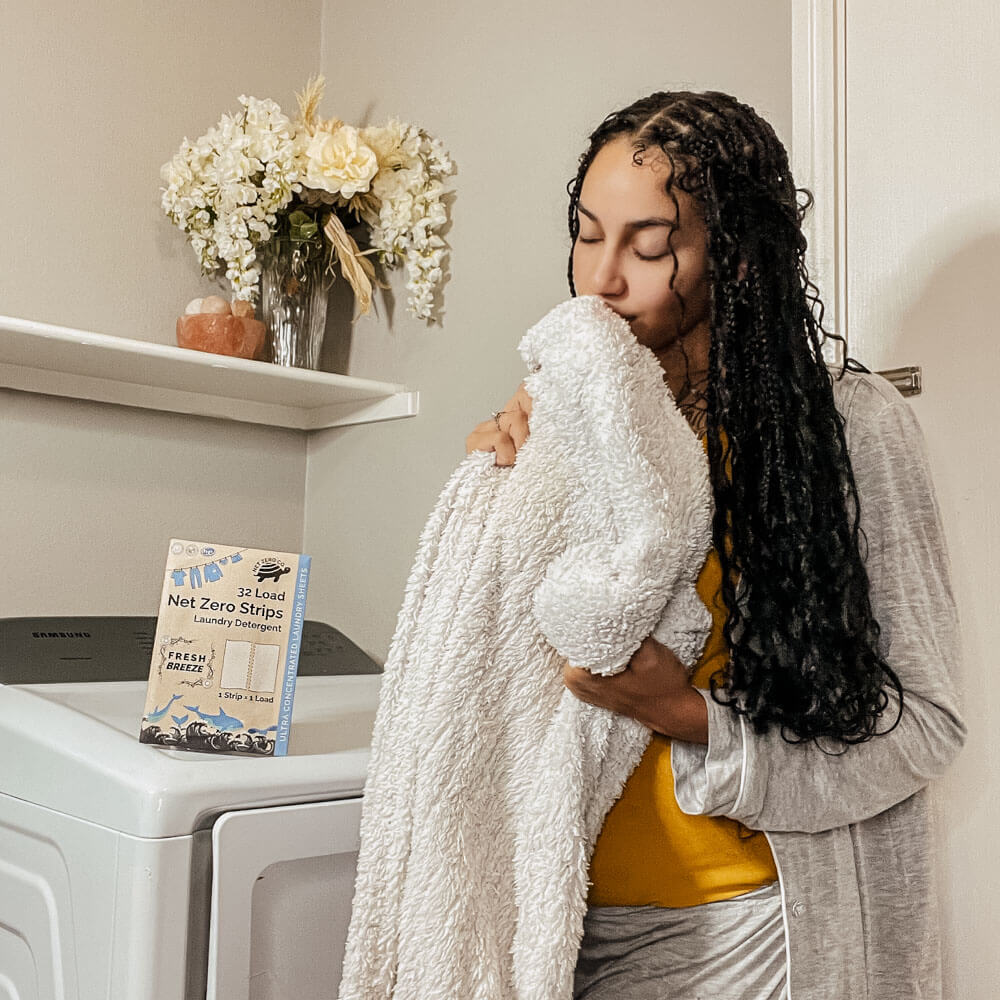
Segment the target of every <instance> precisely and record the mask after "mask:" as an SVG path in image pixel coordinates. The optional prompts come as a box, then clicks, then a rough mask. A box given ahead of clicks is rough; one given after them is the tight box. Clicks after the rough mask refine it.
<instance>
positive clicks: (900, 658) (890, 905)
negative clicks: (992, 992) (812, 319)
mask: <svg viewBox="0 0 1000 1000" xmlns="http://www.w3.org/2000/svg"><path fill="white" fill-rule="evenodd" d="M834 398H835V401H836V405H837V408H838V410H839V411H840V412H841V413H842V414H843V415H844V417H845V419H846V433H847V445H848V449H849V451H850V455H851V462H852V465H853V468H854V477H855V481H856V483H857V489H858V497H859V500H860V504H861V526H862V528H863V530H864V533H865V535H866V536H867V539H868V545H869V551H868V557H867V568H868V574H869V578H870V581H871V597H872V605H873V609H874V612H875V615H876V617H877V619H878V621H879V623H880V625H881V627H882V633H881V649H882V652H883V655H884V656H885V658H886V660H887V662H888V663H889V664H890V665H891V666H892V668H893V669H894V670H895V671H896V673H897V674H898V675H899V679H900V681H901V682H902V685H903V689H904V699H903V702H904V709H903V716H902V719H901V720H900V723H899V725H898V726H897V727H896V728H895V729H894V730H893V731H892V732H891V733H889V734H888V735H885V736H879V737H876V738H875V739H873V740H871V741H869V742H867V743H863V744H861V745H859V746H853V747H849V748H848V749H847V750H846V751H844V752H842V753H838V754H829V753H824V752H823V751H822V750H820V749H819V748H817V747H816V746H815V745H814V744H811V743H809V744H800V745H792V744H789V743H786V742H785V741H784V740H782V738H781V736H780V734H778V733H777V732H770V733H767V734H765V735H758V734H756V733H755V732H754V731H753V728H752V727H751V726H749V725H748V724H746V723H745V722H744V721H743V720H742V719H741V718H740V717H739V716H737V715H736V714H735V713H733V712H732V711H730V710H729V709H728V708H726V707H724V706H721V705H719V704H717V703H716V702H715V701H713V700H712V698H711V696H710V695H708V693H707V692H703V694H705V698H706V702H707V703H708V713H709V742H708V746H707V747H704V746H699V745H694V744H690V743H681V742H675V743H674V747H673V753H672V760H673V769H674V786H675V790H676V794H677V801H678V803H679V804H680V807H681V808H682V809H683V810H684V811H685V812H688V813H693V814H707V815H711V816H729V817H730V818H732V819H736V820H739V821H740V822H741V823H743V824H745V825H746V826H747V827H750V828H752V829H757V830H764V831H766V833H767V837H768V840H769V841H770V844H771V848H772V851H773V852H774V857H775V860H776V862H777V866H778V871H779V875H780V879H781V889H782V903H783V912H784V920H785V940H786V953H787V958H788V968H789V987H790V988H789V1000H915V998H936V1000H940V997H941V962H940V948H939V943H938V928H937V905H936V899H935V892H934V885H935V871H934V860H935V859H934V852H933V841H932V837H931V832H930V821H931V817H930V813H929V809H928V802H927V797H926V790H925V789H926V785H927V783H928V782H929V781H930V780H931V779H932V778H935V777H937V776H938V775H939V774H941V773H942V771H944V770H945V768H946V767H947V766H948V764H949V763H950V762H951V761H952V760H953V759H954V757H955V756H956V754H957V753H958V751H959V749H960V748H961V746H962V744H963V742H964V739H965V727H964V725H963V723H962V720H961V717H960V714H959V705H958V699H957V696H956V691H955V682H954V673H955V671H956V668H957V666H958V663H959V657H960V639H959V628H958V618H957V613H956V608H955V600H954V597H953V594H952V589H951V583H950V568H949V562H948V555H947V551H946V549H945V543H944V536H943V532H942V528H941V519H940V514H939V511H938V507H937V501H936V500H935V497H934V490H933V486H932V484H931V479H930V473H929V470H928V465H927V458H926V452H925V448H924V442H923V436H922V434H921V431H920V428H919V426H918V424H917V422H916V418H915V417H914V416H913V412H912V410H911V409H910V407H909V405H908V404H907V403H906V401H905V400H904V399H903V397H902V396H900V395H899V393H898V392H897V391H896V390H895V389H894V388H893V387H892V386H891V385H890V384H889V383H888V382H887V381H885V379H883V378H880V377H879V376H877V375H867V374H860V375H859V374H853V373H851V372H847V373H845V375H844V377H843V379H842V380H840V381H838V382H835V383H834ZM895 714H896V713H895V712H894V711H892V709H891V707H890V710H889V711H887V713H886V716H887V717H888V719H889V720H890V721H891V720H892V719H894V718H895Z"/></svg>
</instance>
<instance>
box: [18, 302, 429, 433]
mask: <svg viewBox="0 0 1000 1000" xmlns="http://www.w3.org/2000/svg"><path fill="white" fill-rule="evenodd" d="M0 385H3V386H7V387H8V388H11V389H21V390H23V391H25V392H40V393H44V394H45V395H49V396H70V397H72V398H74V399H90V400H95V401H97V402H101V403H117V404H118V405H120V406H139V407H142V408H144V409H147V410H168V411H170V412H172V413H189V414H195V415H198V416H203V417H214V418H217V419H220V420H241V421H244V422H246V423H251V424H268V425H270V426H272V427H293V428H296V429H298V430H305V431H310V430H318V429H319V428H322V427H342V426H344V425H346V424H362V423H371V422H373V421H376V420H394V419H396V418H398V417H412V416H414V415H415V414H416V413H417V412H418V409H419V394H418V393H416V392H413V391H411V390H410V389H407V388H406V386H403V385H396V384H394V383H392V382H375V381H373V380H371V379H365V378H354V377H353V376H350V375H335V374H331V373H329V372H314V371H308V370H306V369H302V368H284V367H282V366H280V365H272V364H268V363H267V362H263V361H244V360H242V359H241V358H229V357H225V356H224V355H221V354H206V353H204V352H202V351H189V350H185V349H183V348H180V347H171V346H168V345H166V344H150V343H147V342H146V341H143V340H128V339H126V338H124V337H109V336H108V335H107V334H103V333H88V332H85V331H83V330H73V329H71V328H69V327H64V326H52V325H51V324H49V323H36V322H34V321H32V320H27V319H16V318H14V317H11V316H0Z"/></svg>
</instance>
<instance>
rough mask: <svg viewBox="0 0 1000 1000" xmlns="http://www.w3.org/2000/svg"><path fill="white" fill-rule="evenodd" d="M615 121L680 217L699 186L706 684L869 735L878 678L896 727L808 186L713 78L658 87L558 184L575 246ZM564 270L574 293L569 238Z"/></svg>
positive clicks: (799, 730)
mask: <svg viewBox="0 0 1000 1000" xmlns="http://www.w3.org/2000/svg"><path fill="white" fill-rule="evenodd" d="M621 137H625V138H627V139H630V140H631V142H632V148H633V161H634V162H635V163H636V164H637V165H641V163H642V157H643V155H644V153H645V152H646V151H647V150H651V151H655V152H656V153H657V154H662V155H664V156H665V157H666V158H667V160H668V161H669V164H670V168H671V169H670V170H669V171H667V175H668V176H667V180H666V182H665V192H666V194H667V195H668V196H669V197H670V198H671V199H672V200H673V203H674V208H675V210H676V211H678V217H679V207H680V206H679V204H678V201H677V195H676V191H675V188H679V189H680V190H681V191H684V192H685V193H687V194H688V195H690V196H691V197H692V198H693V199H694V201H695V203H696V204H697V206H698V207H699V208H700V210H701V212H702V213H703V216H704V221H705V227H706V232H707V237H706V239H707V255H708V262H709V281H710V284H711V296H710V299H711V312H710V322H711V330H712V336H711V345H710V348H709V371H708V381H707V384H706V387H705V390H704V396H703V403H704V409H705V410H706V417H705V419H706V429H707V450H708V459H709V468H710V477H711V485H712V493H713V497H714V501H715V510H714V514H713V521H712V535H713V542H714V545H715V548H716V551H717V552H718V555H719V560H720V564H721V567H722V598H723V601H724V603H725V606H726V608H727V609H728V612H727V620H726V623H725V626H724V635H725V638H726V642H727V644H728V646H729V650H730V657H729V661H728V663H727V665H726V666H725V667H724V668H723V669H722V670H720V671H718V672H717V673H716V674H715V675H714V676H713V678H712V681H711V691H712V696H713V698H715V700H716V701H718V702H720V703H722V704H725V705H728V706H729V707H731V708H732V709H733V710H734V711H735V712H737V713H739V714H741V715H743V716H745V717H746V718H747V719H748V720H749V721H750V722H751V723H752V725H753V726H754V728H755V729H756V730H757V731H758V732H765V731H767V730H768V729H770V728H771V727H772V726H778V727H780V730H781V733H782V736H783V737H784V738H785V739H786V740H788V741H789V742H802V741H807V740H816V741H820V740H822V741H828V740H832V741H834V742H835V743H839V744H851V743H860V742H863V741H865V740H868V739H871V738H872V737H873V736H874V735H877V734H878V733H880V732H883V731H888V730H885V729H884V728H882V729H880V726H879V722H880V719H881V717H882V715H883V713H884V712H885V710H886V709H887V708H888V706H889V704H890V697H889V694H888V692H887V688H891V689H894V690H895V693H896V695H897V697H898V701H897V705H898V711H897V713H896V718H895V720H894V722H893V723H892V726H890V727H889V728H890V729H891V728H893V727H894V726H895V725H896V724H897V723H898V721H899V715H900V714H901V713H902V686H901V684H900V682H899V678H898V677H897V676H896V674H895V672H894V671H893V670H892V668H891V667H890V666H889V664H888V663H887V662H886V661H885V660H884V659H883V657H882V655H881V654H880V652H879V649H878V640H879V625H878V622H877V621H876V619H875V616H874V613H873V611H872V606H871V600H870V595H869V581H868V574H867V572H866V570H865V564H864V561H863V559H862V556H861V550H860V545H859V542H860V540H861V538H863V533H862V532H861V529H860V525H859V519H860V505H859V501H858V494H857V488H856V486H855V482H854V474H853V472H852V469H851V462H850V458H849V456H848V452H847V443H846V439H845V436H844V420H843V418H842V417H841V416H840V414H839V413H838V412H837V410H836V408H835V406H834V399H833V377H832V376H831V374H830V372H829V371H828V370H827V368H826V365H825V364H824V361H823V355H822V344H823V342H824V341H825V340H826V339H828V338H830V337H835V339H838V340H840V339H841V338H839V337H836V335H834V334H831V333H827V332H826V331H824V330H823V326H822V322H823V306H822V303H821V301H820V298H819V294H818V291H817V289H816V287H815V285H814V284H813V283H812V282H811V280H810V278H809V274H808V271H807V269H806V264H805V250H806V240H805V237H804V235H803V233H802V228H801V223H802V218H803V216H804V214H805V212H806V211H807V210H808V208H809V207H810V205H811V203H812V198H811V196H810V195H809V193H808V192H805V191H802V192H799V191H797V190H796V188H795V184H794V182H793V180H792V176H791V173H790V171H789V168H788V156H787V153H786V152H785V149H784V147H783V146H782V144H781V142H780V141H779V140H778V138H777V136H776V135H775V134H774V131H773V129H772V128H771V126H770V125H768V124H767V122H765V121H764V120H763V119H762V118H761V117H760V116H759V115H757V113H756V112H755V111H754V110H753V109H752V108H750V107H748V106H747V105H745V104H741V103H739V102H738V101H736V100H735V99H734V98H732V97H730V96H728V95H726V94H721V93H716V92H707V93H700V94H699V93H688V92H675V93H656V94H652V95H651V96H649V97H646V98H644V99H642V100H640V101H637V102H635V103H634V104H632V105H630V106H629V107H627V108H625V109H623V110H621V111H618V112H615V113H613V114H611V115H609V116H608V117H607V118H606V119H605V120H604V121H603V122H602V123H601V125H600V126H599V127H598V128H597V129H596V130H595V131H594V133H593V134H592V135H591V137H590V144H589V146H588V148H587V149H586V151H585V152H584V153H583V155H582V156H581V158H580V164H579V170H578V172H577V175H576V177H575V179H574V180H572V181H571V182H570V183H569V185H568V188H567V190H568V192H569V196H570V204H569V232H570V238H571V244H572V246H575V244H576V240H577V237H578V235H579V229H580V222H579V213H578V205H579V200H580V192H581V189H582V187H583V181H584V177H585V175H586V173H587V170H588V169H589V167H590V165H591V163H592V162H593V160H594V157H595V156H596V155H597V153H598V152H599V151H600V150H601V149H602V148H603V147H604V146H605V145H606V144H607V143H608V142H610V141H611V140H612V139H618V138H621ZM800 193H801V195H802V202H801V203H800V201H799V197H798V196H799V194H800ZM671 235H672V233H671ZM670 252H671V253H673V246H672V245H670ZM676 270H677V257H676V254H674V274H676ZM671 281H673V278H671ZM569 282H570V290H571V291H572V292H573V294H576V290H575V288H574V286H573V261H572V250H571V252H570V264H569ZM678 294H679V293H678ZM680 304H681V308H682V309H683V305H684V303H683V299H681V302H680ZM837 377H838V378H842V377H843V370H841V372H840V373H839V374H838V376H837ZM683 395H684V394H683V391H682V393H680V394H678V399H681V398H683Z"/></svg>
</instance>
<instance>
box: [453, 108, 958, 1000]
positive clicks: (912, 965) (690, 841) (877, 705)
mask: <svg viewBox="0 0 1000 1000" xmlns="http://www.w3.org/2000/svg"><path fill="white" fill-rule="evenodd" d="M796 195H797V192H796V188H795V186H794V183H793V181H792V177H791V175H790V173H789V169H788V160H787V155H786V153H785V150H784V148H783V147H782V145H781V143H780V142H779V141H778V139H777V138H776V136H775V134H774V132H773V130H772V129H771V128H770V126H769V125H767V123H766V122H764V121H763V120H762V119H761V118H760V117H759V116H758V115H757V114H756V113H755V112H754V111H753V110H752V109H751V108H749V107H747V106H745V105H742V104H740V103H739V102H737V101H735V100H734V99H733V98H731V97H728V96H727V95H724V94H719V93H705V94H692V93H660V94H653V95H652V96H650V97H648V98H645V99H643V100H640V101H638V102H636V103H635V104H633V105H631V106H630V107H628V108H625V109H624V110H622V111H619V112H616V113H614V114H612V115H610V116H609V117H608V118H607V119H605V121H604V122H603V123H602V124H601V125H600V127H599V128H598V129H597V130H596V131H595V132H594V133H593V135H592V136H591V139H590V145H589V147H588V149H587V150H586V152H585V153H584V154H583V156H582V157H581V161H580V168H579V172H578V175H577V177H576V179H575V181H574V182H573V183H572V184H571V186H570V209H569V229H570V237H571V240H572V250H571V257H570V287H571V290H572V291H573V292H574V294H589V295H597V296H600V297H601V298H602V299H603V300H604V302H606V303H607V304H608V305H609V306H611V307H612V308H613V309H614V310H615V311H616V312H618V313H619V314H620V315H622V316H623V317H625V318H626V319H627V320H628V321H629V323H630V325H631V327H632V330H633V332H634V333H635V336H636V338H637V339H638V340H639V341H640V342H641V343H643V344H645V345H646V346H648V347H649V348H650V349H651V350H652V351H653V352H654V354H655V355H656V356H657V358H658V359H659V361H660V363H661V365H662V367H663V372H664V381H665V383H666V385H668V386H669V388H670V390H671V392H672V393H673V396H674V398H675V399H676V401H677V403H678V406H679V407H680V409H681V410H682V412H684V413H685V415H686V416H687V418H688V420H689V422H690V424H691V426H692V428H693V429H694V431H695V432H696V433H698V434H699V435H700V436H701V437H702V438H703V440H704V443H705V447H706V450H707V454H708V460H709V466H710V474H711V481H712V490H713V495H714V500H715V512H714V520H713V539H714V549H713V551H712V552H711V553H710V554H709V557H708V559H707V561H706V564H705V567H704V569H703V570H702V573H701V576H700V578H699V581H698V588H699V593H700V594H701V596H702V598H703V600H704V601H705V603H706V604H707V605H708V607H709V609H710V610H711V611H712V614H713V619H714V628H713V632H712V635H711V636H710V638H709V640H708V642H707V643H706V647H705V651H704V653H703V655H702V657H701V660H700V661H699V663H698V664H697V666H696V668H695V670H694V672H693V675H692V676H691V677H689V676H688V674H687V672H686V671H685V670H684V668H683V666H682V665H681V664H680V662H679V661H678V660H677V658H676V657H675V656H674V655H673V654H672V653H671V652H670V650H669V649H667V648H666V647H664V646H662V645H660V644H659V643H657V642H656V641H655V640H653V639H652V638H650V639H647V640H646V641H645V642H643V644H642V645H641V646H640V648H639V649H638V651H637V652H636V653H635V655H634V656H633V657H632V659H631V660H630V662H629V666H628V668H627V669H626V670H625V671H624V672H622V673H621V674H618V675H615V676H613V677H600V676H597V675H593V674H591V673H590V672H589V671H586V670H581V669H577V668H574V667H573V666H572V665H570V664H567V665H566V668H565V672H564V680H565V683H566V685H567V687H568V688H569V689H570V690H571V691H572V692H573V693H574V694H575V695H576V696H577V697H579V698H581V699H583V700H585V701H588V702H591V703H593V704H595V705H601V706H604V707H606V708H609V709H611V710H613V711H615V712H620V713H622V714H625V715H629V716H632V717H634V718H637V719H639V720H640V721H642V722H643V723H645V724H646V725H648V726H649V727H650V728H651V729H652V730H653V731H654V736H653V739H652V741H651V743H650V746H649V749H648V750H647V752H646V755H645V757H644V758H643V760H642V762H641V763H640V765H639V767H638V768H637V769H636V771H635V772H634V773H633V775H632V777H631V778H630V779H629V781H628V783H627V785H626V787H625V789H624V792H623V794H622V796H621V799H620V800H619V802H618V803H617V804H616V806H615V807H614V809H612V811H611V813H609V815H608V817H607V819H606V821H605V825H604V829H603V831H602V834H601V837H600V838H599V840H598V843H597V846H596V849H595V852H594V856H593V860H592V865H591V881H592V889H591V895H590V900H589V903H590V908H589V911H588V916H587V920H586V925H585V933H584V939H583V942H582V945H581V950H580V957H579V962H578V966H577V975H576V996H577V997H578V998H579V1000H603V998H606V997H615V998H621V1000H646V998H649V1000H653V998H656V1000H675V998H684V1000H693V998H695V997H711V998H713V1000H727V998H733V1000H737V998H739V1000H765V998H767V1000H771V998H778V997H793V998H794V1000H802V998H807V997H816V998H837V1000H850V998H855V997H857V998H861V997H878V998H879V1000H886V998H889V1000H892V998H899V1000H903V998H907V1000H909V998H912V997H916V996H920V997H934V996H940V995H941V982H940V959H939V948H938V943H937V929H936V926H935V919H936V912H935V902H934V891H933V884H934V872H933V869H932V857H931V854H932V852H931V847H930V837H929V830H928V827H929V817H928V807H927V802H926V798H925V792H924V789H925V786H926V785H927V782H928V781H929V780H930V779H931V778H933V777H935V776H937V775H938V774H940V773H941V772H942V771H943V770H944V768H945V767H946V766H947V765H948V763H949V762H950V761H951V760H952V759H953V757H954V756H955V754H956V753H957V752H958V750H959V748H960V747H961V745H962V743H963V741H964V736H965V730H964V727H963V724H962V722H961V719H960V716H959V711H958V706H957V700H956V696H955V692H954V687H953V682H952V680H951V676H950V675H951V673H952V671H953V670H954V668H955V667H956V661H957V659H958V655H959V653H958V648H959V644H958V632H957V620H956V611H955V606H954V600H953V597H952V592H951V587H950V583H949V568H948V560H947V555H946V552H945V548H944V540H943V535H942V530H941V525H940V518H939V514H938V510H937V505H936V502H935V500H934V494H933V489H932V486H931V483H930V479H929V474H928V468H927V463H926V458H925V455H924V448H923V441H922V438H921V435H920V431H919V428H918V427H917V425H916V423H915V420H914V418H913V416H912V413H911V411H910V409H909V407H908V405H907V404H906V403H905V401H904V400H903V399H902V397H900V396H899V394H898V393H897V392H896V391H895V390H894V389H893V388H892V387H891V386H890V385H889V384H888V383H887V382H885V381H884V380H883V379H880V378H879V377H878V376H875V375H872V374H870V373H868V372H867V371H865V370H864V369H861V368H860V366H857V365H854V366H853V367H848V366H845V369H844V370H843V371H841V372H839V373H838V374H837V377H836V378H833V377H831V375H830V374H829V372H828V371H827V369H826V367H825V365H824V363H823V360H822V355H821V351H820V347H821V343H822V342H823V340H824V339H825V337H826V336H827V335H826V334H825V333H824V332H823V330H822V327H821V320H822V307H821V305H820V304H819V301H818V297H817V296H816V293H815V289H814V287H813V286H812V285H811V284H810V282H809V279H808V276H807V273H806V268H805V263H804V253H805V239H804V237H803V235H802V232H801V220H802V216H803V213H804V211H805V209H806V208H807V207H808V197H807V202H806V205H803V206H800V205H799V203H798V201H797V197H796ZM530 413H531V400H530V397H528V395H527V394H526V393H525V391H524V389H523V387H522V388H521V389H519V390H518V392H517V393H516V394H515V396H514V397H513V398H512V399H511V400H510V401H509V402H508V404H507V405H506V406H505V407H504V409H503V410H502V411H500V412H499V413H498V414H495V415H494V417H493V419H492V420H488V421H485V422H484V423H482V424H480V425H478V427H476V429H475V430H474V431H473V432H472V433H471V434H470V435H469V437H468V438H467V441H466V447H467V450H468V451H472V450H486V451H491V450H492V451H495V452H496V462H497V464H498V465H510V464H512V463H513V462H514V460H515V456H516V452H517V449H518V448H519V447H520V446H521V444H523V442H524V440H525V439H526V437H527V435H528V432H529V423H528V420H529V417H530Z"/></svg>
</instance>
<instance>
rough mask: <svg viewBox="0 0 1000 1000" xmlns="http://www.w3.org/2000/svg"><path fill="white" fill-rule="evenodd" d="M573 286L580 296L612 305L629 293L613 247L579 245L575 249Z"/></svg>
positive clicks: (605, 245)
mask: <svg viewBox="0 0 1000 1000" xmlns="http://www.w3.org/2000/svg"><path fill="white" fill-rule="evenodd" d="M573 283H574V285H575V286H576V290H577V293H578V294H580V295H599V296H600V297H601V298H603V299H605V300H606V301H607V302H608V303H609V304H610V303H611V302H612V301H618V300H620V299H621V298H622V296H624V295H625V293H626V292H627V291H628V282H627V281H626V279H625V275H624V273H623V271H622V268H621V262H620V260H619V257H618V253H617V252H616V250H615V248H614V247H613V246H609V245H607V244H603V245H597V246H595V245H581V244H580V243H577V245H576V246H575V247H574V249H573Z"/></svg>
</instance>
